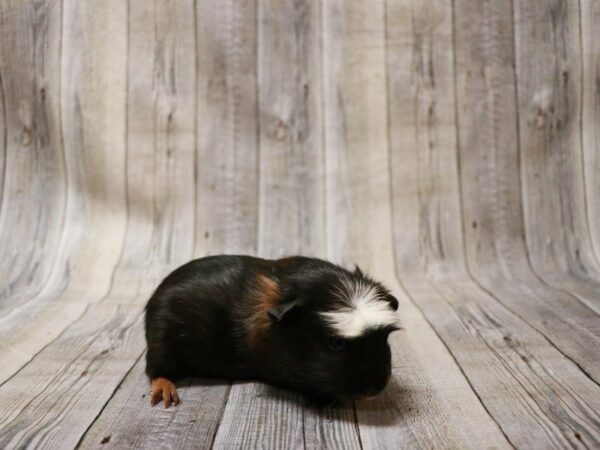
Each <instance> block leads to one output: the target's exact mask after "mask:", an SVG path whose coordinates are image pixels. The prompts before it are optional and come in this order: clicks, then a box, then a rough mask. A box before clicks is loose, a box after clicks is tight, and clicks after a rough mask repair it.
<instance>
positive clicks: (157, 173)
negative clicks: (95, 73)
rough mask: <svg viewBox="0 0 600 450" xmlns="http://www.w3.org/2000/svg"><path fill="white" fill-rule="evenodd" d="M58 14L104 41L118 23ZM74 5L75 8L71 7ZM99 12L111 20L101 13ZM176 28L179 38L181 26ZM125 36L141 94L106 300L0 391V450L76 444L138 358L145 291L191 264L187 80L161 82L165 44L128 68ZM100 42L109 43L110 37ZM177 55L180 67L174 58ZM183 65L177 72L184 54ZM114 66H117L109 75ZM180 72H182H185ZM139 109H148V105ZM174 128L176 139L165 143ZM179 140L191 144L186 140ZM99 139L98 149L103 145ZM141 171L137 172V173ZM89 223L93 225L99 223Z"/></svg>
mask: <svg viewBox="0 0 600 450" xmlns="http://www.w3.org/2000/svg"><path fill="white" fill-rule="evenodd" d="M66 6H67V9H66V11H65V17H69V18H75V17H77V16H78V14H84V18H85V17H86V16H85V14H89V13H93V16H94V20H95V21H96V22H93V23H98V22H97V21H99V20H101V19H106V20H107V23H104V24H103V25H102V26H101V27H100V29H101V30H103V31H104V32H105V33H107V32H108V31H109V30H110V29H111V21H110V20H109V19H108V18H109V17H110V18H112V19H113V20H117V21H118V20H119V19H122V18H125V19H126V18H127V16H126V15H125V14H124V13H125V9H124V6H125V5H123V4H122V2H115V3H114V4H102V5H97V7H96V8H90V9H86V8H85V5H84V4H81V3H80V2H77V4H74V3H72V4H68V5H66ZM78 6H81V7H82V9H77V7H78ZM138 6H140V8H139V9H135V7H136V4H133V3H132V4H130V7H131V9H130V13H131V12H133V13H136V12H139V11H140V10H143V8H141V6H142V5H141V3H140V4H139V5H138ZM144 6H145V5H144ZM71 8H73V9H71ZM109 8H110V9H109ZM118 8H123V9H120V10H119V9H118ZM108 11H111V12H112V13H113V14H114V15H108V14H106V13H107V12H108ZM116 11H119V12H120V13H122V15H120V14H116V13H115V12H116ZM142 13H143V11H142ZM71 14H72V15H71ZM87 17H89V16H87ZM160 17H161V18H164V16H162V15H161V16H160ZM188 17H189V16H188ZM130 19H131V18H130ZM165 20H168V16H167V17H166V19H165ZM140 22H141V21H138V22H135V23H137V24H139V23H140ZM189 22H190V23H191V26H188V28H187V32H188V34H189V35H191V36H192V39H193V29H194V28H193V15H192V16H191V17H190V19H189ZM84 23H85V22H84ZM112 24H113V25H114V23H112ZM118 28H119V29H120V30H121V31H122V32H125V31H126V30H127V29H128V27H127V26H126V23H125V22H119V23H118ZM71 29H76V27H71ZM182 30H183V31H182V33H184V34H185V31H186V27H182ZM131 31H132V33H131V34H130V38H131V39H130V50H131V52H130V61H129V71H130V77H131V74H133V73H136V74H138V75H140V74H141V75H143V76H139V77H138V81H141V82H143V81H144V80H146V83H147V85H146V87H147V88H148V87H149V88H148V89H146V90H145V91H144V95H140V91H139V89H140V87H139V86H136V85H133V84H130V85H129V95H128V98H129V102H128V103H129V114H128V120H127V123H128V125H129V128H128V131H127V140H128V144H129V151H128V164H127V172H126V173H123V175H122V176H124V177H126V179H127V186H128V202H127V205H128V211H127V212H128V218H129V220H128V223H127V235H126V240H125V243H124V246H123V252H122V255H121V258H120V260H119V264H118V266H117V267H116V268H115V271H114V274H113V277H112V283H111V290H110V292H109V293H108V294H107V295H106V296H105V297H104V298H103V299H102V300H101V301H99V302H96V303H93V304H92V305H91V306H89V307H88V308H87V310H86V312H85V314H84V315H83V316H82V317H81V318H79V320H77V321H76V322H75V323H73V324H72V325H71V326H69V327H68V328H67V329H66V330H65V331H64V332H63V333H62V334H61V335H60V336H59V337H58V338H57V339H56V340H54V341H53V342H52V343H51V344H49V345H47V346H46V347H45V348H44V349H43V350H42V351H41V352H40V353H39V354H37V355H36V357H35V358H34V359H33V360H32V361H31V362H30V363H29V364H28V365H27V366H25V367H24V368H23V369H22V370H21V371H20V372H19V373H18V374H17V375H15V376H14V377H12V378H11V379H10V380H8V381H7V382H6V383H4V384H3V385H2V386H1V387H0V391H1V392H2V394H1V395H2V397H3V398H4V399H6V403H5V404H4V406H3V410H2V411H1V412H0V417H2V421H1V422H0V442H2V446H3V447H8V448H12V447H21V446H27V445H30V446H41V447H53V446H58V445H60V446H65V447H72V446H74V445H75V444H76V443H77V442H78V441H79V440H80V438H81V436H82V434H83V433H84V432H85V430H86V429H87V428H88V427H89V426H90V425H91V423H92V422H93V420H94V419H95V417H96V416H97V415H98V413H99V412H100V411H101V410H102V408H103V406H104V405H105V403H106V402H107V401H108V399H109V398H110V397H111V396H112V394H113V393H114V389H115V387H116V386H117V385H118V384H119V383H120V382H121V380H122V379H123V377H124V376H125V374H126V373H127V372H128V371H129V369H130V368H131V367H132V365H133V364H134V363H135V361H137V359H138V357H139V356H140V355H141V353H142V351H143V348H144V338H143V326H142V320H141V319H142V311H143V305H144V304H145V302H146V300H147V299H148V296H149V294H150V292H151V290H152V289H153V288H154V287H155V286H156V284H157V283H158V281H159V280H160V279H161V278H162V277H163V276H164V275H165V274H166V272H167V271H168V270H169V269H170V268H172V267H173V266H174V265H178V264H179V263H181V262H183V261H184V260H187V259H189V258H190V257H191V253H192V244H193V242H192V237H193V233H192V230H193V226H192V224H193V219H194V215H193V210H191V209H190V208H189V207H188V205H189V204H190V202H191V198H192V197H193V190H190V189H189V187H190V186H191V185H193V175H194V173H193V172H194V171H193V155H194V153H193V139H190V137H193V132H192V133H185V132H184V131H185V130H193V129H194V115H193V109H194V95H193V92H194V86H195V83H194V82H193V81H194V77H191V82H189V80H190V78H189V76H184V77H183V80H182V79H180V78H176V79H174V80H171V79H169V74H171V73H177V71H176V70H175V69H174V66H177V64H175V63H174V62H173V61H172V60H171V59H170V57H171V56H172V55H174V53H172V51H173V50H174V49H175V48H176V45H174V44H172V43H171V45H165V46H164V47H162V50H163V51H160V52H157V53H156V55H155V60H154V62H155V63H156V64H153V65H151V66H150V67H149V71H147V72H146V71H145V69H148V66H144V64H139V65H137V64H136V60H135V58H136V57H137V56H139V57H144V56H145V54H144V50H145V49H147V48H148V47H146V45H145V43H142V42H143V40H144V39H145V36H144V35H143V34H140V35H138V36H136V35H135V29H133V28H132V29H131ZM106 37H107V38H109V37H110V38H111V39H114V35H110V36H109V35H108V34H106ZM101 42H102V41H101ZM111 42H114V41H111ZM185 48H188V46H187V45H186V46H185ZM137 50H139V52H137ZM100 54H101V51H100ZM181 56H182V55H179V59H178V67H180V68H181V66H182V65H183V59H184V58H182V57H181ZM185 59H186V61H185V62H186V64H187V56H186V58H185ZM103 61H104V60H94V59H92V64H93V63H96V64H100V65H101V64H103ZM123 67H126V65H124V64H123V65H119V66H118V67H117V68H123ZM108 72H109V73H112V72H111V71H110V70H108ZM185 73H186V74H189V72H187V65H186V71H185ZM93 79H94V78H93V77H92V80H93ZM109 79H110V77H109ZM186 81H188V83H187V84H186ZM177 89H180V91H178V90H177ZM176 92H177V93H178V94H177V96H176V97H175V96H174V94H175V93H176ZM92 93H93V91H92ZM148 93H150V95H148ZM190 94H192V95H190ZM175 98H176V100H177V101H176V102H175V103H176V104H177V108H178V109H177V112H176V113H172V111H171V110H170V109H169V108H165V107H164V105H165V104H167V105H171V103H170V101H172V100H173V99H175ZM86 100H87V101H93V100H94V97H93V95H90V97H84V98H82V103H83V104H85V103H84V102H85V101H86ZM148 102H152V103H151V106H149V104H148ZM148 110H150V114H152V116H153V119H154V120H153V123H151V124H148V123H147V122H146V117H147V116H146V114H148ZM101 111H104V110H101ZM175 127H178V128H175ZM174 129H178V130H180V131H182V132H181V133H178V135H177V136H174V133H173V130H174ZM117 130H118V129H117ZM148 130H152V133H148V132H147V131H148ZM93 131H94V128H93V127H91V129H86V132H88V133H92V132H93ZM186 137H187V140H188V141H191V142H186ZM102 138H104V139H107V141H110V139H112V138H113V137H112V136H111V135H110V133H106V134H104V135H102ZM102 138H100V142H101V143H102V142H105V141H104V140H103V139H102ZM190 144H192V145H190ZM149 148H150V149H153V152H152V153H150V155H152V158H148V155H149V153H148V149H149ZM148 160H150V164H148ZM141 167H144V168H145V169H147V170H146V171H144V172H143V173H142V172H140V168H141ZM104 186H107V185H106V184H104ZM100 192H102V191H101V190H100ZM107 195H108V194H107ZM100 198H102V197H100ZM108 204H109V205H110V204H111V202H110V201H109V202H108ZM101 211H102V209H101V208H100V212H101ZM97 212H98V211H97ZM96 219H97V220H99V222H100V223H101V222H102V219H103V218H102V215H101V214H99V217H98V218H96ZM173 236H175V238H174V237H173ZM110 239H111V237H110V236H108V237H106V236H105V240H104V241H102V240H100V241H98V242H90V243H88V245H89V246H90V247H91V246H92V245H94V244H95V245H96V246H102V245H104V244H110V242H111V241H110ZM99 255H102V252H100V253H99ZM107 262H110V260H108V261H107ZM59 305H60V303H59ZM23 392H26V393H27V395H25V396H24V395H23Z"/></svg>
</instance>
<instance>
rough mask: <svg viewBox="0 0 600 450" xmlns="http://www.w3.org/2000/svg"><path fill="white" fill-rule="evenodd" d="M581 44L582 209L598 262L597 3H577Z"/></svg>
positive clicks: (599, 75) (599, 54) (599, 14)
mask: <svg viewBox="0 0 600 450" xmlns="http://www.w3.org/2000/svg"><path fill="white" fill-rule="evenodd" d="M579 7H580V15H581V44H582V49H581V52H582V71H583V80H582V84H583V85H582V92H581V98H582V102H583V108H582V117H581V120H582V129H581V131H582V145H583V169H584V180H585V189H586V191H585V195H586V206H587V213H588V221H589V227H590V233H591V235H592V243H593V245H594V250H595V253H596V258H597V259H600V207H599V205H598V201H597V199H598V198H600V87H599V86H600V43H599V42H598V39H597V38H596V34H597V30H598V29H599V27H600V4H599V3H598V2H597V1H594V0H582V1H581V2H580V6H579Z"/></svg>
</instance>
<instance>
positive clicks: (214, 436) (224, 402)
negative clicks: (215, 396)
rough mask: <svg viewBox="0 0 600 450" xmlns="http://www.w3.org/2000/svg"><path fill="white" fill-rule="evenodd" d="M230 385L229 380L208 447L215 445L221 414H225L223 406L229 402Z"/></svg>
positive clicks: (221, 418) (221, 420) (211, 447)
mask: <svg viewBox="0 0 600 450" xmlns="http://www.w3.org/2000/svg"><path fill="white" fill-rule="evenodd" d="M231 386H232V383H231V382H229V384H228V386H227V392H226V393H225V395H224V396H223V401H222V402H221V412H220V413H219V420H218V421H217V426H216V427H215V430H214V432H213V435H212V437H211V439H210V446H209V448H210V449H213V448H214V447H215V440H216V439H217V434H219V429H220V428H221V422H223V416H224V415H225V408H226V407H227V403H229V394H231Z"/></svg>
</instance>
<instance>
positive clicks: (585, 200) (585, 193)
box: [577, 0, 600, 274]
mask: <svg viewBox="0 0 600 450" xmlns="http://www.w3.org/2000/svg"><path fill="white" fill-rule="evenodd" d="M577 6H578V8H579V54H580V55H581V73H580V85H581V92H580V95H579V98H580V102H579V140H580V142H581V148H580V151H581V176H582V177H583V204H584V209H585V217H586V225H587V232H588V235H589V239H590V243H591V247H592V255H593V256H594V259H595V261H596V269H598V267H600V256H598V252H599V250H598V249H597V248H596V245H597V243H596V240H595V239H594V237H593V235H592V222H591V219H590V210H589V206H588V205H589V202H588V188H587V181H586V170H585V159H586V157H585V155H586V152H585V149H584V148H583V146H584V144H585V143H584V137H583V114H584V110H583V105H584V100H583V99H584V94H585V63H584V60H585V54H584V52H583V17H582V11H581V10H582V9H583V8H582V6H581V0H578V1H577ZM596 274H597V272H596Z"/></svg>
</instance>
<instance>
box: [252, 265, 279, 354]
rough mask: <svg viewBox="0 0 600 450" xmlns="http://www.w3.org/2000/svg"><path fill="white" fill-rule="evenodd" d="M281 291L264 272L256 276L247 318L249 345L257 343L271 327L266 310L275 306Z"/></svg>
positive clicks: (253, 345)
mask: <svg viewBox="0 0 600 450" xmlns="http://www.w3.org/2000/svg"><path fill="white" fill-rule="evenodd" d="M280 296H281V292H280V290H279V285H278V284H277V282H276V281H275V280H273V279H272V278H269V277H268V276H267V275H265V274H260V275H258V276H257V277H256V288H255V292H254V295H253V296H252V297H253V298H252V300H251V301H252V306H251V310H250V317H249V320H248V340H249V343H250V346H251V347H255V346H256V345H258V344H259V343H260V342H261V341H262V340H263V339H264V337H265V336H266V334H267V332H268V330H269V328H270V327H271V318H270V317H269V315H268V313H267V311H268V310H269V309H271V308H274V307H275V306H277V303H278V302H279V298H280Z"/></svg>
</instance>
